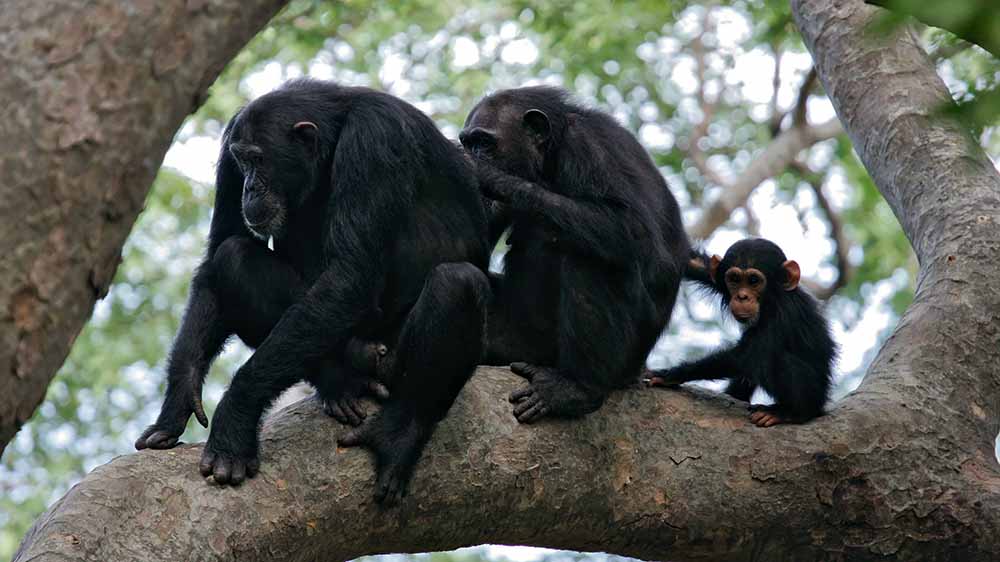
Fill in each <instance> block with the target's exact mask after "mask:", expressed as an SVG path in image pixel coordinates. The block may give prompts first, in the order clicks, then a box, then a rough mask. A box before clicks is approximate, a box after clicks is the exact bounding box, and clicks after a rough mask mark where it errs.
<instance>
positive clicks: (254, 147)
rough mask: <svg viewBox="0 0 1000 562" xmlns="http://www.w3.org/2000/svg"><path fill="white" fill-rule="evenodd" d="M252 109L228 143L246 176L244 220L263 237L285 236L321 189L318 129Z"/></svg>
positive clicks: (238, 122)
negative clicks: (301, 209) (315, 191)
mask: <svg viewBox="0 0 1000 562" xmlns="http://www.w3.org/2000/svg"><path fill="white" fill-rule="evenodd" d="M252 109H253V107H252V106H251V107H248V108H247V109H246V110H244V111H243V112H242V113H241V114H240V115H239V117H238V121H237V123H236V124H235V125H234V127H233V129H232V132H231V133H230V135H229V138H228V139H227V140H228V143H229V145H228V150H229V156H231V157H232V159H233V161H234V162H235V163H236V167H237V168H238V169H239V172H240V174H241V175H242V176H243V221H244V223H245V224H246V226H247V228H248V229H250V231H251V232H252V233H254V234H255V235H257V236H259V237H261V238H267V237H269V236H275V237H280V236H281V235H282V234H284V232H285V229H286V227H287V224H288V220H289V216H290V215H293V214H294V213H295V211H296V210H297V209H298V208H299V207H301V206H302V204H303V203H304V202H305V200H306V198H307V197H308V196H309V194H310V193H312V191H313V189H314V187H315V176H316V142H317V140H316V139H317V126H316V124H315V123H312V122H310V121H299V122H294V121H291V120H290V119H284V121H288V122H287V123H283V122H279V121H282V119H281V117H282V116H280V115H279V116H277V117H276V118H268V119H265V118H264V117H262V115H266V113H265V112H260V113H255V112H253V111H252Z"/></svg>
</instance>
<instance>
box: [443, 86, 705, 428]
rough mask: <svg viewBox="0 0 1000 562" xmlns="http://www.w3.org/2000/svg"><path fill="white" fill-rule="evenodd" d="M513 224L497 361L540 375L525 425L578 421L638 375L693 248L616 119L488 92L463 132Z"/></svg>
mask: <svg viewBox="0 0 1000 562" xmlns="http://www.w3.org/2000/svg"><path fill="white" fill-rule="evenodd" d="M460 139H461V142H462V144H463V145H464V146H465V147H466V149H467V150H468V151H469V152H470V154H472V155H473V159H474V160H475V161H476V162H477V174H478V177H479V181H480V189H481V190H482V191H483V193H484V195H485V196H486V197H487V198H489V199H490V201H489V203H488V205H489V210H490V235H491V241H496V240H497V238H498V237H499V235H500V233H502V232H503V231H504V229H505V228H507V227H511V229H512V230H511V233H510V235H509V237H508V244H509V245H510V250H509V251H508V252H507V255H506V257H505V261H504V274H503V276H497V277H494V278H493V279H492V281H493V289H494V300H493V302H492V304H491V307H490V312H489V321H488V322H487V325H488V332H489V333H488V337H487V341H488V344H487V352H486V359H485V360H486V362H487V363H489V364H494V365H502V364H508V363H511V362H512V361H517V362H518V363H514V364H513V365H512V368H513V369H514V371H515V372H518V373H519V374H521V375H523V376H525V377H526V378H528V379H529V380H530V381H531V383H530V384H529V385H528V386H526V387H524V388H523V389H521V390H518V391H516V392H514V393H513V394H512V395H511V402H513V403H514V404H515V407H514V414H515V415H516V416H517V418H518V420H520V421H521V422H533V421H535V420H538V419H540V418H542V417H544V416H546V415H553V416H562V417H572V416H581V415H583V414H586V413H588V412H592V411H594V410H596V409H597V408H599V407H600V406H601V404H602V403H603V402H604V399H605V398H606V396H607V395H608V394H609V393H610V392H611V391H612V390H613V389H616V388H621V387H624V386H627V385H628V384H629V383H632V382H634V381H636V380H637V379H638V376H639V373H640V371H641V368H642V365H643V363H644V362H645V360H646V356H647V355H648V354H649V352H650V350H651V349H652V347H653V344H654V343H655V342H656V339H657V338H658V337H659V335H660V332H661V331H662V330H663V328H664V327H665V326H666V325H667V323H668V321H669V319H670V313H671V311H672V309H673V306H674V302H675V300H676V297H677V291H678V287H679V285H680V279H681V275H682V273H683V270H684V267H685V265H686V262H687V260H688V257H689V252H690V246H689V243H688V239H687V236H686V235H685V233H684V230H683V226H682V224H681V217H680V211H679V209H678V206H677V202H676V201H675V200H674V198H673V196H672V195H671V194H670V191H669V189H668V188H667V185H666V182H665V181H664V179H663V177H662V176H661V174H660V172H659V171H658V170H657V168H656V166H655V165H654V164H653V161H652V160H651V159H650V157H649V155H648V154H647V153H646V151H645V150H644V149H643V148H642V146H641V145H640V144H639V142H638V141H637V140H636V139H635V137H634V136H632V134H630V133H629V132H628V131H626V130H625V129H624V128H623V127H622V126H620V125H619V124H618V123H617V122H615V120H614V119H612V118H611V117H609V116H608V115H605V114H604V113H601V112H599V111H595V110H592V109H587V108H584V107H581V106H579V105H576V104H574V103H573V102H571V101H570V100H569V99H568V95H567V94H566V92H564V91H562V90H559V89H556V88H549V87H531V88H520V89H515V90H506V91H501V92H497V93H495V94H493V95H490V96H488V97H486V98H485V99H483V100H482V101H480V102H479V103H478V104H477V105H476V107H475V108H474V109H473V110H472V112H471V113H470V114H469V117H468V119H467V120H466V123H465V128H464V130H463V131H462V134H461V135H460Z"/></svg>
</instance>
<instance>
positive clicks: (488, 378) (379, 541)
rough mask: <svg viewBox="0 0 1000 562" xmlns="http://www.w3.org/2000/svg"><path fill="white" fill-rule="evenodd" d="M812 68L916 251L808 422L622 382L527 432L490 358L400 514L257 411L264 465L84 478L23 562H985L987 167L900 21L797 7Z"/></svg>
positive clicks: (995, 334) (306, 440)
mask: <svg viewBox="0 0 1000 562" xmlns="http://www.w3.org/2000/svg"><path fill="white" fill-rule="evenodd" d="M792 8H793V13H794V16H795V21H796V23H797V24H798V26H799V28H800V30H801V31H802V35H803V37H804V39H805V42H806V45H807V46H808V48H809V49H810V51H811V52H812V53H813V56H814V58H815V62H816V68H817V72H818V75H819V78H820V79H821V80H822V82H823V85H824V87H825V89H826V91H827V93H828V94H829V95H830V97H831V99H832V100H833V102H834V106H835V107H836V110H837V113H838V116H839V117H840V119H841V121H842V123H843V125H844V128H845V130H846V131H847V132H848V134H849V135H850V137H851V139H852V141H853V142H854V146H855V147H856V150H857V151H858V153H859V155H860V156H861V159H862V161H863V162H864V163H865V165H866V167H867V168H868V170H869V171H870V173H871V174H872V177H873V178H874V180H875V182H876V184H877V185H878V187H879V189H880V190H881V191H882V193H883V194H884V195H885V197H886V199H887V200H888V201H889V203H890V205H891V206H892V208H893V210H894V212H895V213H896V215H897V217H899V220H900V222H901V224H902V226H903V229H904V231H905V232H906V234H907V236H908V237H909V239H910V241H911V242H912V244H913V246H914V248H915V251H916V253H917V256H918V258H919V260H920V273H919V277H918V288H917V293H916V297H915V300H914V302H913V305H912V306H911V307H910V308H909V310H907V312H906V313H905V314H904V316H903V318H902V320H901V321H900V323H899V326H898V327H897V329H896V330H895V332H894V334H893V335H892V336H891V337H890V339H889V340H888V342H887V343H886V345H885V346H884V347H883V349H882V350H881V352H880V353H879V355H878V357H877V358H876V360H875V361H874V363H873V364H872V367H871V369H870V371H869V373H868V377H867V379H866V381H865V383H864V384H863V385H862V387H861V388H860V389H859V390H858V391H856V392H854V393H853V394H852V395H850V396H848V397H847V398H845V399H844V400H843V401H842V402H840V403H839V404H837V405H836V406H835V407H833V409H832V411H831V412H830V414H829V415H827V416H825V417H822V418H820V419H818V420H816V421H814V422H812V423H809V424H807V425H802V426H779V427H776V428H769V429H759V428H756V427H752V426H750V425H748V423H747V420H746V412H745V410H744V408H743V406H744V405H743V404H739V403H736V402H733V401H731V400H729V399H727V398H725V397H720V396H708V395H707V394H705V393H703V392H697V391H690V390H683V391H659V390H645V391H636V390H633V391H623V392H620V393H617V394H616V395H615V396H613V397H612V398H611V399H610V400H609V401H608V403H607V404H606V405H605V406H604V407H603V408H602V409H601V410H600V411H599V412H597V413H595V414H592V415H590V416H587V417H586V418H584V419H583V420H578V421H549V422H545V423H541V424H538V425H534V426H520V425H517V424H516V422H515V421H514V420H513V418H512V417H511V415H510V405H509V404H507V403H506V401H505V396H506V393H507V392H508V391H510V390H511V389H512V388H514V387H515V386H516V385H517V384H518V383H517V382H516V381H515V379H514V378H513V377H512V376H511V375H509V374H506V373H505V372H504V371H501V370H496V369H482V370H481V371H480V373H479V374H478V375H477V376H476V377H474V378H473V380H472V382H471V383H470V384H469V385H468V386H467V388H466V389H465V390H464V391H463V393H462V395H461V396H460V398H459V400H458V402H457V403H456V405H455V407H454V408H453V409H452V412H451V413H450V415H449V417H448V418H447V419H446V420H445V422H444V423H443V424H442V425H441V427H440V429H439V431H438V432H437V434H436V435H435V437H434V439H433V440H432V442H431V444H430V446H429V448H428V450H427V453H426V455H425V457H424V458H423V460H422V461H421V463H420V465H419V467H418V469H417V474H416V478H415V480H414V482H413V494H412V495H411V496H410V497H408V498H406V499H405V500H404V502H403V505H402V506H401V507H400V508H396V509H389V510H382V509H378V508H377V507H376V506H375V505H374V504H373V503H372V501H371V493H372V481H373V476H372V467H371V464H370V462H369V461H368V456H367V454H366V453H364V452H362V451H357V450H347V451H343V450H338V449H337V448H336V445H335V442H336V436H337V434H338V433H339V432H340V430H339V429H338V427H337V426H336V424H334V423H333V422H332V421H330V420H329V419H326V418H325V417H324V416H323V415H322V414H321V413H320V411H319V409H318V408H317V407H316V405H315V404H314V403H313V402H303V403H300V404H298V405H296V406H293V407H291V408H290V409H287V410H285V411H283V412H282V413H280V414H278V415H276V416H275V417H274V418H272V419H270V420H269V421H268V422H267V424H266V426H265V428H264V437H263V440H262V447H263V463H264V464H263V469H262V470H263V471H262V474H261V475H260V476H258V477H257V479H255V480H253V481H251V482H249V483H247V484H245V485H244V486H243V487H242V488H239V489H222V488H218V487H215V486H212V485H210V484H208V483H206V482H205V481H204V480H203V479H202V478H201V477H200V476H198V474H197V470H196V463H197V459H198V455H199V446H197V445H194V446H184V447H181V448H178V449H176V450H173V451H143V452H142V453H137V454H132V455H127V456H124V457H119V458H118V459H116V460H114V461H112V462H111V463H110V464H109V465H106V466H104V467H101V468H99V469H97V470H95V471H94V472H93V473H92V474H90V475H89V476H87V478H85V479H84V481H83V482H81V483H80V484H79V485H78V486H76V487H75V488H73V490H71V491H70V492H69V493H68V494H67V495H66V497H64V498H63V499H62V500H60V501H59V502H58V503H57V504H56V505H54V506H53V507H52V508H51V509H50V510H49V511H48V512H47V513H46V514H45V515H43V516H42V517H41V518H40V519H39V520H38V522H37V523H36V525H35V526H34V527H33V529H32V531H31V532H30V533H29V534H28V535H27V536H26V538H25V540H24V542H23V544H22V548H21V550H20V551H19V553H18V554H17V556H16V557H15V560H25V561H26V560H100V561H103V560H119V559H142V560H151V561H156V560H178V559H186V560H237V559H239V560H262V559H268V560H311V559H319V558H322V559H332V560H336V559H348V558H352V557H354V556H357V555H360V554H364V553H376V552H401V551H427V550H436V549H444V548H454V547H458V546H464V545H470V544H478V543H483V542H497V543H508V544H526V545H538V546H549V547H556V548H572V549H577V550H603V551H610V552H616V553H621V554H626V555H632V556H636V557H640V558H645V559H669V560H744V559H747V558H750V559H759V560H772V561H781V560H789V561H791V560H838V561H842V560H871V559H874V558H878V557H882V556H895V557H897V558H898V559H909V560H948V561H951V560H963V561H967V560H968V561H975V560H995V559H997V557H1000V471H998V469H997V463H996V460H995V459H994V455H993V441H994V438H995V436H996V432H997V428H998V427H1000V426H998V405H1000V378H998V377H996V375H995V373H996V364H997V361H998V359H1000V349H998V345H997V341H998V338H1000V291H997V290H996V288H995V285H996V284H995V279H997V278H1000V260H997V255H998V250H1000V228H998V225H1000V176H998V174H997V171H996V169H995V168H994V166H993V164H992V163H991V162H990V161H989V159H988V158H987V157H986V155H985V154H984V153H983V152H982V150H981V149H980V148H979V146H978V145H977V144H976V142H975V141H974V139H972V138H971V136H970V135H969V133H968V132H967V131H965V130H964V129H962V128H960V127H959V126H957V125H956V124H955V123H953V122H952V121H949V120H948V118H947V117H945V116H944V115H943V114H942V113H941V112H940V111H939V109H940V107H941V104H943V103H949V101H950V97H949V95H948V92H947V90H946V89H945V87H944V85H943V83H942V82H941V80H940V79H939V78H938V77H937V75H936V74H935V71H934V67H933V65H932V64H931V62H930V61H929V60H928V59H927V57H926V55H925V54H924V52H923V51H922V49H921V48H920V46H919V44H918V43H917V41H916V40H915V38H914V37H912V35H910V34H909V33H908V31H906V30H901V31H899V32H898V33H896V34H895V35H893V36H890V37H879V36H876V35H872V34H871V33H869V32H868V31H869V24H870V23H871V22H872V21H873V16H874V13H875V9H873V8H869V7H867V6H865V5H864V4H863V2H862V0H793V1H792Z"/></svg>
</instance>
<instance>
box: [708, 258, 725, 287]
mask: <svg viewBox="0 0 1000 562" xmlns="http://www.w3.org/2000/svg"><path fill="white" fill-rule="evenodd" d="M720 263H722V258H720V257H719V254H713V255H712V259H710V260H708V276H709V277H710V278H711V279H712V282H713V283H714V282H715V274H716V272H718V271H719V264H720Z"/></svg>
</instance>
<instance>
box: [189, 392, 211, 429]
mask: <svg viewBox="0 0 1000 562" xmlns="http://www.w3.org/2000/svg"><path fill="white" fill-rule="evenodd" d="M197 386H198V387H197V388H195V389H194V392H195V394H194V396H192V397H191V408H192V409H193V410H194V417H195V418H196V419H197V420H198V423H200V424H201V426H202V427H205V428H207V427H208V416H206V415H205V406H204V405H203V404H202V403H201V385H200V384H199V385H197Z"/></svg>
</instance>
